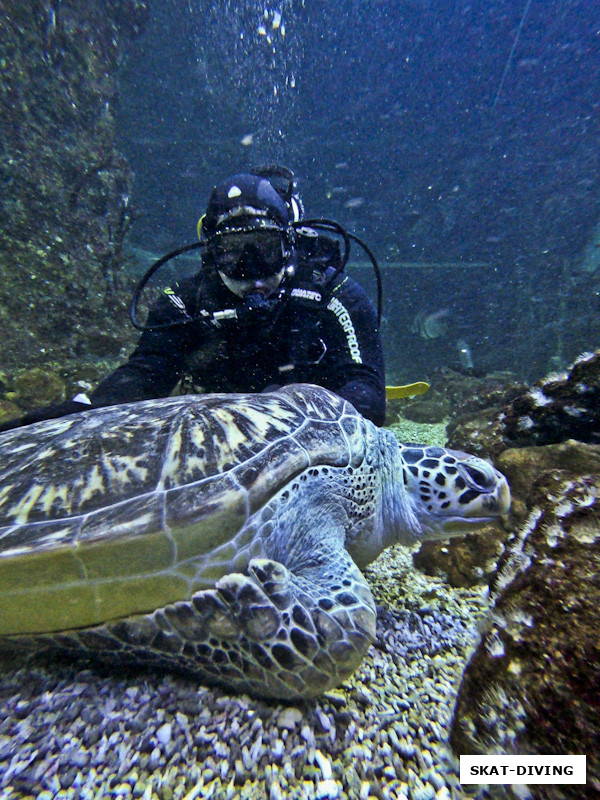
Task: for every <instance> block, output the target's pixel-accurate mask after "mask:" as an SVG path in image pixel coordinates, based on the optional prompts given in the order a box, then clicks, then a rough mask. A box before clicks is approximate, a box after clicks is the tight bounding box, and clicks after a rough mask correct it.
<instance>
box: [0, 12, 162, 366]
mask: <svg viewBox="0 0 600 800" xmlns="http://www.w3.org/2000/svg"><path fill="white" fill-rule="evenodd" d="M147 6H148V4H147V2H146V0H88V2H85V3H84V2H82V1H81V0H3V2H2V26H1V29H0V30H1V33H0V67H1V68H2V83H1V84H0V109H1V119H2V123H1V124H2V138H1V145H0V148H1V149H0V187H1V188H0V325H1V326H2V332H3V347H2V349H1V350H0V369H11V370H13V369H15V368H19V367H23V366H35V365H41V364H48V363H49V362H59V363H64V362H65V361H68V360H69V359H77V360H82V361H91V362H93V361H94V360H96V359H98V358H100V359H101V358H106V357H110V356H116V355H118V353H119V350H120V348H121V347H122V346H127V345H128V343H130V342H131V341H133V336H132V335H131V333H130V332H129V331H128V329H127V328H126V326H125V321H126V313H125V311H126V308H125V306H126V302H125V301H126V299H127V296H128V287H127V291H123V292H119V288H121V287H120V286H119V278H118V272H119V268H120V267H121V265H122V261H123V258H122V246H123V241H124V237H125V234H126V233H127V230H128V228H129V227H130V225H131V223H132V220H133V217H134V213H133V211H132V209H131V204H130V192H131V185H132V172H131V169H130V168H129V166H128V164H127V162H126V161H125V159H124V158H123V157H122V156H121V155H120V154H119V152H118V150H117V149H116V147H115V110H116V101H117V95H118V81H117V70H118V67H119V64H120V63H121V61H122V59H123V57H124V53H125V50H126V48H127V45H128V42H129V41H130V40H131V38H132V37H134V36H136V35H138V34H139V33H140V31H141V30H142V28H143V26H144V24H145V22H146V18H147V14H148V7H147ZM122 282H123V281H122ZM123 288H125V287H123Z"/></svg>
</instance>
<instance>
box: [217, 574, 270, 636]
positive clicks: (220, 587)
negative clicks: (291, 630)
mask: <svg viewBox="0 0 600 800" xmlns="http://www.w3.org/2000/svg"><path fill="white" fill-rule="evenodd" d="M215 589H216V592H217V593H218V595H219V598H220V600H221V601H222V602H224V603H225V605H226V606H227V610H228V612H229V615H230V617H231V618H232V620H234V624H235V625H236V628H237V633H243V634H244V635H245V636H246V637H247V638H248V639H252V640H254V641H260V640H263V639H270V638H271V637H272V636H274V635H275V633H277V631H278V630H279V628H280V626H281V615H280V612H279V611H278V609H277V608H276V607H275V605H274V604H273V602H272V601H271V599H270V598H269V597H268V596H267V594H265V592H264V591H263V589H262V588H261V586H260V585H257V583H256V582H255V581H254V580H253V578H252V577H248V576H246V575H242V574H240V573H237V572H234V573H232V574H231V575H226V576H225V577H223V578H221V579H220V580H219V581H217V583H216V585H215Z"/></svg>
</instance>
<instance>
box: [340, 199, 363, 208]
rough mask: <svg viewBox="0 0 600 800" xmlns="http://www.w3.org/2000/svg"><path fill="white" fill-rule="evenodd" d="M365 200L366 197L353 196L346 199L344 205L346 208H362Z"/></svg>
mask: <svg viewBox="0 0 600 800" xmlns="http://www.w3.org/2000/svg"><path fill="white" fill-rule="evenodd" d="M364 202H365V198H364V197H351V198H350V200H346V202H345V203H344V206H345V207H346V208H360V206H362V204H363V203H364Z"/></svg>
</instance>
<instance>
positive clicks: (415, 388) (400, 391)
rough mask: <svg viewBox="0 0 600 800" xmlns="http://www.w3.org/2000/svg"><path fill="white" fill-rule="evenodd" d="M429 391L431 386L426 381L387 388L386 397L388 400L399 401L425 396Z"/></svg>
mask: <svg viewBox="0 0 600 800" xmlns="http://www.w3.org/2000/svg"><path fill="white" fill-rule="evenodd" d="M427 391H429V384H428V383H425V381H417V382H416V383H407V384H406V386H386V387H385V396H386V399H387V400H397V399H398V398H399V397H413V396H414V395H415V394H425V392H427Z"/></svg>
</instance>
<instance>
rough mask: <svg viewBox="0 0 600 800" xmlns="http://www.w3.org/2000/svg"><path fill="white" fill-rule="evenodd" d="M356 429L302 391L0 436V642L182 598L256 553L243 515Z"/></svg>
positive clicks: (355, 452) (349, 456)
mask: <svg viewBox="0 0 600 800" xmlns="http://www.w3.org/2000/svg"><path fill="white" fill-rule="evenodd" d="M367 425H368V423H366V422H365V420H364V419H363V418H362V417H361V416H360V415H359V414H357V412H356V411H355V410H354V409H353V408H352V406H351V405H349V404H348V403H347V402H345V401H344V400H342V399H341V398H339V397H338V396H337V395H334V394H333V393H331V392H329V391H327V390H325V389H321V388H318V387H316V386H309V385H294V386H289V387H286V388H285V389H281V390H279V391H278V392H274V393H268V394H259V395H257V394H232V395H225V394H214V395H205V396H198V395H186V396H182V397H173V398H165V399H160V400H149V401H143V402H138V403H131V404H127V405H121V406H111V407H107V408H101V409H91V410H89V411H84V412H81V413H79V414H76V415H71V416H69V417H63V418H61V419H57V420H49V421H45V422H41V423H36V424H34V425H29V426H27V427H24V428H20V429H16V430H14V431H11V432H8V433H6V434H3V435H2V436H1V437H0V464H1V465H2V468H1V472H0V635H7V634H8V635H11V634H22V633H39V632H51V631H60V630H68V629H71V628H81V627H89V626H92V625H97V624H100V623H103V622H106V621H109V620H114V619H121V618H126V617H129V616H131V615H134V614H138V613H147V612H151V611H153V610H155V609H157V608H161V607H163V606H165V605H167V604H168V603H173V602H176V601H178V600H183V599H188V598H190V597H191V596H192V595H193V594H194V593H195V592H197V591H198V590H200V589H205V588H209V587H211V586H213V585H214V583H215V581H216V580H217V579H218V578H220V577H222V576H223V575H225V574H227V573H229V572H232V571H244V569H245V568H246V566H247V563H248V561H249V560H250V558H253V557H256V556H260V555H262V554H263V551H262V543H261V542H260V541H258V539H259V537H258V536H257V534H256V530H255V528H254V527H253V525H252V516H253V514H255V513H256V512H257V511H258V510H261V509H263V508H264V506H265V504H267V503H268V502H269V501H271V500H272V499H273V498H276V497H277V495H278V493H284V490H285V487H286V485H287V484H288V483H289V482H290V481H291V480H293V479H294V478H295V477H296V476H298V475H299V474H300V473H301V472H303V471H304V470H306V469H309V468H311V467H314V466H317V465H332V466H338V467H349V466H352V465H358V464H360V463H362V461H363V460H364V457H365V448H366V447H367V439H368V437H367V436H365V432H366V427H365V426H367Z"/></svg>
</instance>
